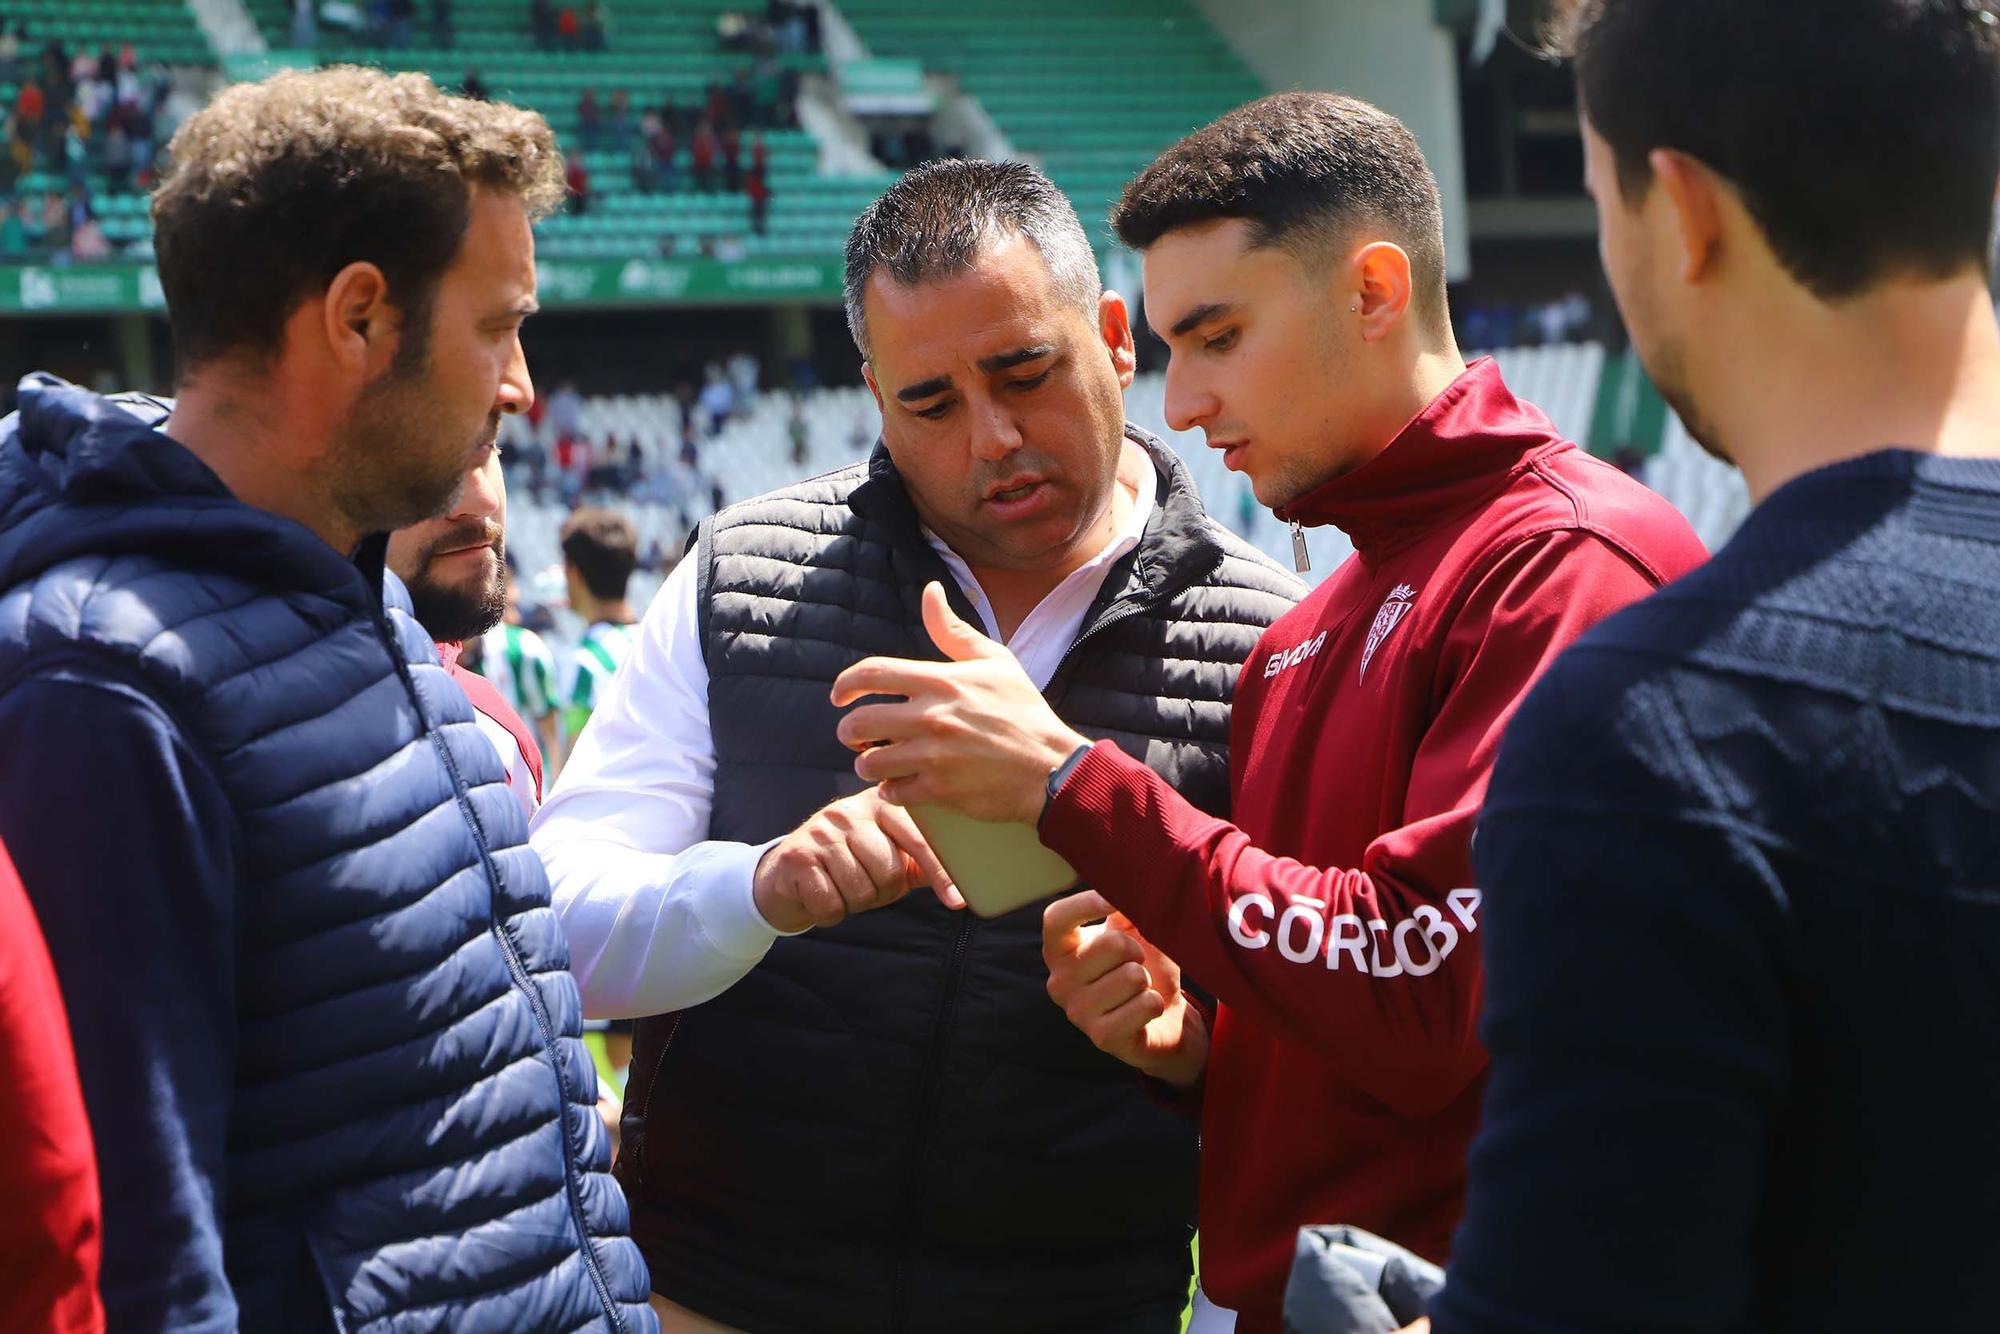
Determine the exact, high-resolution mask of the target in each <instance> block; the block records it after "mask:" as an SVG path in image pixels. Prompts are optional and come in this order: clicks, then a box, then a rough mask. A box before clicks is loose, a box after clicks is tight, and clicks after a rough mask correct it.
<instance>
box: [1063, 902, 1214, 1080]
mask: <svg viewBox="0 0 2000 1334" xmlns="http://www.w3.org/2000/svg"><path fill="white" fill-rule="evenodd" d="M1093 922H1099V923H1101V925H1096V926H1092V925H1090V923H1093ZM1042 959H1043V961H1044V962H1045V963H1047V964H1048V966H1049V997H1050V999H1052V1000H1054V1001H1055V1003H1056V1004H1057V1005H1060V1006H1062V1009H1063V1013H1064V1014H1066V1015H1068V1016H1069V1021H1070V1022H1071V1023H1072V1024H1075V1025H1076V1026H1077V1027H1078V1028H1079V1029H1081V1030H1083V1033H1084V1035H1085V1036H1086V1037H1088V1038H1089V1039H1090V1040H1091V1041H1092V1042H1093V1043H1095V1044H1097V1047H1098V1050H1100V1051H1105V1052H1109V1053H1110V1054H1111V1055H1113V1056H1116V1057H1117V1058H1118V1059H1119V1060H1121V1061H1123V1062H1125V1064H1127V1065H1129V1066H1132V1067H1133V1068H1135V1069H1137V1070H1139V1071H1141V1072H1142V1073H1144V1074H1148V1075H1151V1076H1152V1077H1153V1078H1155V1079H1160V1080H1165V1081H1166V1082H1167V1083H1169V1084H1173V1085H1176V1086H1177V1087H1180V1088H1192V1087H1193V1086H1194V1084H1195V1082H1196V1081H1197V1080H1199V1079H1200V1078H1201V1072H1202V1067H1203V1066H1205V1065H1207V1063H1208V1025H1207V1023H1206V1022H1205V1021H1204V1020H1203V1019H1202V1017H1201V1011H1200V1010H1198V1009H1196V1008H1195V1007H1194V1006H1193V1005H1190V1004H1189V1003H1188V999H1187V997H1186V996H1184V995H1183V994H1181V969H1180V965H1179V964H1177V963H1175V962H1174V961H1173V960H1172V959H1169V958H1168V957H1167V956H1166V955H1164V954H1162V953H1160V952H1159V951H1158V950H1157V949H1154V948H1153V946H1152V944H1151V943H1150V942H1149V941H1147V939H1146V938H1145V937H1144V936H1142V935H1140V934H1139V932H1138V930H1137V929H1136V928H1134V927H1133V925H1132V923H1131V922H1129V921H1127V920H1126V919H1125V916H1124V914H1123V913H1119V912H1115V911H1113V910H1112V907H1111V905H1110V904H1109V903H1107V902H1106V901H1105V899H1104V896H1103V895H1101V894H1098V893H1096V892H1095V891H1091V890H1086V891H1085V892H1083V893H1081V894H1072V895H1070V896H1069V897H1068V898H1063V899H1057V900H1056V901H1055V902H1054V903H1051V904H1050V905H1049V906H1048V908H1047V909H1046V910H1045V911H1044V912H1043V913H1042Z"/></svg>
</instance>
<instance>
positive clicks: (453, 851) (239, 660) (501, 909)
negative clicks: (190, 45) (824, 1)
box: [0, 69, 655, 1334]
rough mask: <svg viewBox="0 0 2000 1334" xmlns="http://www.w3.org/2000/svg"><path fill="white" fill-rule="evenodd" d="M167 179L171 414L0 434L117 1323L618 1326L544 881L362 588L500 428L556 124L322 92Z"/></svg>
mask: <svg viewBox="0 0 2000 1334" xmlns="http://www.w3.org/2000/svg"><path fill="white" fill-rule="evenodd" d="M171 153H172V158H173V161H172V165H171V168H170V171H169V174H168V176H167V178H166V181H165V183H164V184H163V185H162V187H161V189H160V191H159V192H158V194H157V195H156V197H155V199H154V217H155V232H156V246H157V250H158V258H159V268H160V277H161V283H162V285H163V287H164V289H165V292H166V296H167V302H168V308H169V311H170V315H171V319H172V324H173V333H174V344H175V351H176V358H177V362H178V374H177V384H178V402H177V403H174V404H167V403H165V402H161V401H157V400H147V399H132V398H127V399H106V398H101V397H98V396H96V395H94V394H90V393H86V392H84V391H83V390H80V389H77V388H75V387H73V386H70V385H67V384H64V383H62V382H61V381H58V380H55V379H53V378H51V377H47V376H30V377H29V378H28V379H27V380H26V381H25V382H23V384H22V386H21V409H20V412H19V413H18V414H17V415H16V416H14V417H11V418H9V419H7V420H6V421H5V422H4V423H0V755H4V756H5V757H6V760H7V763H6V764H5V765H0V837H4V839H5V841H6V842H7V843H8V844H10V845H11V847H12V850H13V852H14V854H15V857H16V860H17V862H18V864H19V867H20V872H21V876H22V880H23V882H24V883H25V884H26V886H27V888H28V891H29V893H30V895H31V896H32V898H33V899H34V903H35V908H36V910H37V912H38V913H39V914H40V916H41V920H42V923H43V926H44V930H45V932H46V934H47V936H48V942H49V947H50V952H51V955H52V957H53V958H54V960H55V963H56V969H57V973H58V977H59V980H60V983H61V986H62V991H63V996H64V1000H65V1002H66V1003H67V1005H68V1007H69V1013H70V1020H71V1025H72V1028H73V1030H74V1033H75V1040H76V1045H77V1049H78V1057H79V1067H80V1072H81V1074H82V1080H83V1087H84V1097H85V1102H86V1105H87V1108H88V1111H89V1115H90V1120H91V1129H92V1132H93V1135H94V1138H95V1140H96V1144H97V1149H98V1154H99V1161H100V1176H101V1179H102V1184H103V1194H104V1220H105V1221H104V1263H103V1271H102V1283H103V1292H104V1297H105V1306H106V1309H107V1313H108V1315H109V1318H110V1323H111V1327H112V1328H114V1329H117V1330H120V1331H150V1330H174V1331H197V1330H199V1331H211V1330H212V1331H225V1330H236V1329H243V1330H247V1331H282V1334H297V1332H299V1331H334V1330H337V1331H357V1332H358V1331H370V1332H371V1334H416V1332H417V1331H433V1330H435V1331H446V1330H449V1331H452V1332H453V1334H487V1332H489V1331H490V1332H491V1334H502V1332H503V1331H504V1334H529V1332H534V1331H546V1332H547V1334H558V1332H561V1334H568V1332H570V1331H580V1330H592V1331H606V1332H609V1331H617V1332H618V1334H650V1331H653V1330H654V1329H655V1322H654V1317H653V1315H652V1313H651V1312H650V1311H649V1310H647V1308H646V1305H645V1299H646V1292H647V1287H648V1284H647V1280H646V1272H645V1266H644V1263H643V1262H642V1261H641V1259H640V1258H639V1254H638V1252H637V1250H636V1249H635V1248H634V1246H633V1245H632V1243H631V1241H630V1240H629V1239H628V1237H627V1236H626V1233H627V1230H628V1217H627V1211H626V1206H625V1201H624V1199H623V1197H622V1195H621V1194H620V1192H619V1190H618V1187H617V1186H616V1185H615V1184H614V1183H613V1182H612V1180H611V1178H610V1177H609V1176H608V1175H607V1174H606V1172H605V1168H606V1165H607V1160H608V1149H607V1141H606V1135H605V1131H604V1127H603V1125H602V1124H601V1122H599V1120H598V1119H597V1117H596V1115H595V1113H594V1111H593V1103H594V1100H595V1098H596V1081H595V1076H594V1073H593V1071H592V1067H591V1062H590V1060H589V1058H588V1057H587V1056H586V1055H585V1054H584V1050H583V1047H582V1046H581V1044H580V1043H579V1041H578V1040H577V1034H578V1031H579V1026H580V1022H581V1017H582V1016H581V1007H580V1003H579V1000H578V993H577V988H576V984H575V981H574V980H573V979H572V977H571V976H570V973H569V971H568V957H567V950H566V947H565V945H564V942H563V937H562V933H561V931H560V929H559V927H558V924H557V921H556V918H555V916H554V915H553V913H552V912H551V911H550V908H549V888H548V883H547V880H546V878H545V876H544V874H543V872H542V868H541V865H540V863H539V862H538V861H537V859H536V858H535V856H534V855H533V853H532V852H531V851H530V850H529V849H528V848H527V846H526V836H527V825H526V820H525V817H524V816H523V814H522V812H521V808H520V806H519V804H518V803H517V802H516V801H515V799H514V798H513V796H512V795H511V794H510V793H509V792H508V790H507V788H506V786H505V784H504V776H503V774H502V771H501V767H500V763H499V759H498V757H497V756H496V755H495V753H494V750H493V748H492V746H491V745H489V744H488V743H487V742H486V740H485V739H484V737H483V736H482V735H481V734H480V732H479V729H478V726H477V724H476V723H475V721H474V718H473V714H472V709H471V707H470V705H469V704H468V703H467V702H466V699H465V696H464V694H463V693H462V692H461V691H460V690H459V689H458V688H457V687H456V686H455V685H454V684H453V683H452V681H451V679H450V678H449V677H448V676H446V675H445V672H444V670H443V669H442V668H441V667H440V666H439V665H438V660H437V656H436V653H435V651H434V649H433V648H432V645H431V641H430V636H429V635H428V634H426V633H425V632H424V631H423V630H422V629H421V628H420V627H419V626H418V624H417V623H416V621H415V620H414V619H412V617H411V615H410V609H409V601H408V598H407V595H406V594H405V592H404V590H403V588H402V586H401V584H400V583H398V582H397V581H396V580H395V579H394V577H393V576H387V577H385V571H384V565H383V558H384V550H385V545H386V537H385V536H383V534H384V533H386V531H387V530H389V529H393V528H397V527H400V526H403V525H406V524H409V523H412V522H415V521H417V520H419V519H423V518H425V517H427V516H429V515H431V514H433V513H437V512H439V511H441V510H443V509H444V508H445V507H446V505H447V504H448V503H449V502H450V501H451V499H452V495H453V491H454V488H455V487H456V486H457V485H458V484H459V481H460V479H461V478H463V476H464V475H465V473H466V472H467V470H468V469H469V468H470V467H472V466H473V465H474V464H475V463H476V462H477V461H478V460H480V459H481V458H483V457H485V456H486V454H487V452H488V451H490V450H491V449H492V448H493V447H494V439H495V436H496V433H497V429H498V424H499V420H500V416H501V414H502V413H506V412H519V411H522V410H524V409H525V408H526V407H527V406H528V405H529V404H530V403H531V402H532V399H533V392H534V391H533V388H532V386H531V385H530V383H529V380H528V376H527V372H526V366H525V364H524V361H523V357H522V353H521V346H520V340H519V336H518V331H519V326H520V323H521V320H522V319H523V318H524V317H525V315H526V314H527V313H528V312H529V311H530V310H531V309H532V308H533V304H534V288H535V269H534V246H533V239H532V235H531V233H530V230H529V228H530V222H531V219H532V218H533V217H534V216H535V215H537V214H538V213H541V212H545V211H546V210H547V209H549V208H550V207H552V206H553V205H554V204H555V203H556V202H557V200H558V199H559V198H560V195H561V189H562V171H561V163H560V160H559V158H558V156H557V154H556V152H555V147H554V142H553V139H552V138H551V136H550V133H549V130H548V127H547V125H546V124H545V123H544V122H543V121H542V119H541V118H540V117H539V116H535V115H533V114H532V113H528V112H524V111H521V110H518V109H515V108H511V107H504V106H499V105H486V104H482V103H476V102H470V101H467V100H465V99H462V98H456V97H447V96H445V95H443V94H441V93H439V92H438V90H437V89H436V88H435V87H433V86H432V85H431V83H430V82H429V80H427V79H423V78H421V77H420V76H414V75H405V76H400V77H397V78H394V79H392V78H390V77H388V76H386V75H382V74H379V73H375V72H372V71H361V70H353V69H348V70H328V71H321V72H318V73H313V74H284V75H279V76H277V77H276V78H274V79H272V80H270V81H268V82H266V83H263V84H256V85H241V86H238V87H235V88H232V89H229V90H228V91H226V92H225V93H223V94H222V95H221V96H220V97H219V98H218V99H216V101H215V102H213V103H212V104H211V105H210V106H209V107H207V108H206V109H204V110H203V111H202V112H200V113H199V114H197V115H196V116H195V117H193V118H192V119H191V120H190V121H189V122H188V123H187V124H186V125H185V126H184V127H183V128H182V130H181V131H180V133H179V134H178V135H177V136H176V138H175V140H174V143H173V145H172V150H171ZM169 414H171V415H169Z"/></svg>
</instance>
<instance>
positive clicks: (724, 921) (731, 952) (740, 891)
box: [683, 838, 811, 961]
mask: <svg viewBox="0 0 2000 1334" xmlns="http://www.w3.org/2000/svg"><path fill="white" fill-rule="evenodd" d="M781 842H783V839H782V838H774V839H772V840H771V841H770V842H769V843H699V844H696V845H695V846H694V847H692V848H689V849H688V850H687V852H686V853H684V854H683V858H684V859H685V860H684V862H683V869H685V870H693V869H695V866H694V864H703V865H701V871H702V874H701V876H700V878H699V880H698V881H697V882H696V883H698V884H699V885H700V886H701V892H700V893H699V894H697V895H696V896H695V899H694V915H695V920H696V921H698V922H700V923H701V930H702V934H704V935H706V936H707V937H708V940H709V943H710V944H711V945H714V946H715V948H716V949H717V950H719V951H721V952H722V953H723V954H726V955H728V956H729V957H730V958H733V959H742V960H753V961H754V960H756V959H761V958H763V957H764V954H765V953H766V952H767V951H768V950H769V949H770V948H771V943H772V942H773V941H775V940H777V939H778V938H779V937H781V936H796V935H802V934H804V932H801V931H780V930H778V929H777V928H776V927H774V926H772V925H771V924H770V923H769V922H767V921H765V920H764V914H763V913H760V912H758V911H757V899H756V896H755V894H754V893H753V891H752V886H753V885H754V884H755V882H756V878H757V863H758V862H760V861H762V860H764V854H765V853H767V852H769V851H770V850H771V849H772V848H774V847H776V846H777V845H778V844H779V843H781ZM690 863H693V864H690ZM704 863H705V864H704ZM810 929H811V928H807V930H810Z"/></svg>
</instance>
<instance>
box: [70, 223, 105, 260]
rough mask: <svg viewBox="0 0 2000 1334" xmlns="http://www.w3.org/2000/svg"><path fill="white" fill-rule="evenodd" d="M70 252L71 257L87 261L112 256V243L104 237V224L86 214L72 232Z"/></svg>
mask: <svg viewBox="0 0 2000 1334" xmlns="http://www.w3.org/2000/svg"><path fill="white" fill-rule="evenodd" d="M69 253H70V257H71V258H73V259H78V260H82V261H85V262H91V261H95V260H101V259H109V258H111V243H110V242H109V241H108V240H106V239H105V237H104V226H103V224H102V223H100V222H98V220H97V219H96V218H94V217H89V216H86V217H85V218H84V220H83V222H82V223H81V224H80V225H79V226H78V227H77V228H76V229H75V230H74V231H72V232H71V233H70V239H69Z"/></svg>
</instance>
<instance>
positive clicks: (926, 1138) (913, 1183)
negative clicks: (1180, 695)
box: [647, 581, 1149, 1331]
mask: <svg viewBox="0 0 2000 1334" xmlns="http://www.w3.org/2000/svg"><path fill="white" fill-rule="evenodd" d="M946 588H947V590H949V591H952V592H955V591H957V583H956V581H953V582H952V583H951V584H947V585H946ZM1148 601H1149V600H1148V599H1146V598H1144V597H1141V596H1133V597H1130V598H1123V599H1120V600H1119V601H1116V602H1114V603H1112V604H1111V605H1110V606H1108V607H1106V608H1105V610H1104V611H1103V613H1102V614H1100V615H1099V616H1098V618H1097V619H1096V620H1095V621H1093V622H1092V623H1091V624H1090V625H1089V626H1088V627H1087V628H1086V629H1085V630H1084V631H1083V632H1082V633H1080V634H1079V635H1077V637H1076V638H1075V639H1073V640H1071V641H1070V646H1069V647H1068V648H1067V649H1065V650H1063V655H1062V658H1061V660H1060V661H1058V662H1057V663H1056V670H1055V672H1054V673H1053V674H1052V675H1050V677H1049V684H1050V686H1054V685H1055V683H1056V681H1057V680H1058V679H1059V678H1060V677H1061V676H1062V672H1063V668H1065V667H1067V666H1068V665H1069V660H1070V659H1071V658H1072V657H1074V656H1075V654H1076V651H1077V649H1078V648H1079V647H1081V646H1082V644H1083V642H1084V641H1085V640H1086V639H1089V638H1090V637H1091V636H1092V635H1095V634H1097V633H1098V632H1099V631H1101V630H1105V629H1108V628H1110V627H1111V626H1114V625H1116V624H1118V623H1119V622H1120V621H1123V620H1125V619H1127V618H1128V617H1132V616H1136V615H1138V614H1139V613H1140V612H1141V611H1143V610H1145V608H1146V606H1147V605H1148ZM960 615H961V616H963V615H964V613H963V612H961V613H960ZM974 623H975V624H976V621H975V622H974ZM976 924H977V919H976V918H973V917H971V916H969V915H968V916H967V917H965V918H964V919H963V920H962V921H960V922H959V924H958V934H957V935H956V936H955V937H953V939H952V945H951V962H950V964H949V965H948V966H947V968H946V969H945V981H944V989H943V993H942V995H941V997H940V999H939V1003H938V1017H937V1023H936V1024H935V1025H933V1026H932V1029H931V1041H930V1046H929V1049H928V1051H927V1052H926V1054H925V1060H924V1082H923V1088H922V1091H921V1093H920V1095H919V1096H918V1098H917V1101H916V1126H915V1131H914V1133H913V1135H912V1138H911V1145H910V1174H909V1177H908V1178H907V1179H906V1180H905V1182H904V1186H903V1207H902V1219H901V1224H902V1225H901V1227H900V1228H899V1229H898V1231H897V1235H898V1236H899V1237H900V1238H901V1244H900V1245H899V1246H898V1247H897V1249H896V1253H895V1261H896V1269H895V1279H894V1282H893V1284H892V1286H891V1289H890V1310H889V1328H890V1330H891V1331H900V1330H905V1329H907V1328H908V1327H909V1318H910V1310H909V1304H910V1272H909V1271H910V1247H911V1245H912V1244H913V1243H914V1242H915V1240H916V1230H917V1227H916V1224H917V1218H916V1215H917V1206H918V1203H919V1201H920V1200H921V1199H922V1196H923V1182H924V1159H925V1157H926V1155H928V1154H929V1152H930V1123H931V1120H932V1118H931V1116H930V1115H929V1113H930V1112H931V1110H932V1104H933V1103H934V1102H936V1100H937V1086H938V1081H939V1079H940V1078H941V1076H940V1074H939V1070H938V1067H939V1066H940V1065H941V1064H943V1056H944V1045H945V1040H946V1038H948V1037H949V1036H950V1033H951V1024H952V1018H953V1016H954V1015H955V1014H956V1013H957V1010H958V996H959V992H960V990H961V988H962V984H963V982H964V979H965V955H966V950H967V948H968V946H969V944H970V942H971V939H972V932H973V928H974V926H975V925H976ZM660 1054H661V1056H662V1057H664V1056H665V1055H666V1052H665V1050H664V1049H662V1050H661V1053H660ZM657 1077H658V1072H657V1070H656V1071H655V1078H657ZM647 1102H648V1106H649V1107H650V1105H651V1098H650V1096H649V1097H648V1099H647Z"/></svg>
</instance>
